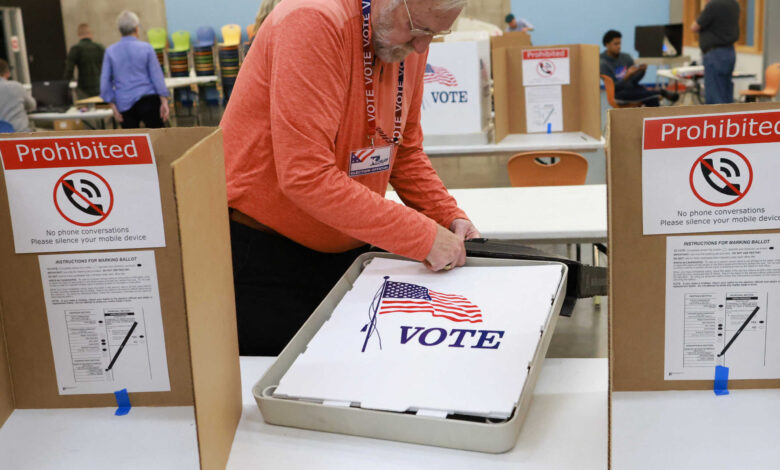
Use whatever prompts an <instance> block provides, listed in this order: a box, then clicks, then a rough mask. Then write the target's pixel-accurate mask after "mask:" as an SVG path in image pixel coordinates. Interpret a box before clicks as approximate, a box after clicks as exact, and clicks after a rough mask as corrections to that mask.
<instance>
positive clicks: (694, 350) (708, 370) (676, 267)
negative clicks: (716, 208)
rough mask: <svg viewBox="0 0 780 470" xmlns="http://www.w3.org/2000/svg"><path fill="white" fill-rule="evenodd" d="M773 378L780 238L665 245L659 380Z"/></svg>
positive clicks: (779, 352)
mask: <svg viewBox="0 0 780 470" xmlns="http://www.w3.org/2000/svg"><path fill="white" fill-rule="evenodd" d="M716 365H721V366H726V367H728V368H729V369H730V370H729V378H731V379H777V378H780V234H749V235H720V236H697V237H668V238H667V239H666V347H665V361H664V372H665V373H664V378H665V379H666V380H712V379H713V377H714V368H715V366H716Z"/></svg>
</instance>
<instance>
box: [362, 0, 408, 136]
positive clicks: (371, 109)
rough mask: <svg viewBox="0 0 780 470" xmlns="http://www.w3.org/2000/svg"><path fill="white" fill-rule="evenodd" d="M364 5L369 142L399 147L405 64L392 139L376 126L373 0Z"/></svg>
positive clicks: (364, 79) (363, 36)
mask: <svg viewBox="0 0 780 470" xmlns="http://www.w3.org/2000/svg"><path fill="white" fill-rule="evenodd" d="M361 2H362V5H363V35H362V37H361V40H362V41H363V85H364V86H365V92H366V118H367V119H368V140H370V141H371V146H372V147H373V146H374V137H375V136H376V135H377V134H379V136H380V137H381V138H382V139H384V140H385V142H387V143H389V144H395V145H398V144H399V143H400V142H401V136H402V132H401V119H402V116H403V109H404V106H403V103H404V62H403V61H401V63H400V65H399V66H398V91H397V92H396V96H395V102H394V103H393V105H394V106H395V119H394V122H393V136H392V138H389V137H387V135H386V134H385V133H384V131H382V129H381V128H378V127H377V126H376V107H377V106H376V95H375V94H374V80H375V79H374V50H373V47H372V46H371V32H370V26H369V25H370V24H371V0H361Z"/></svg>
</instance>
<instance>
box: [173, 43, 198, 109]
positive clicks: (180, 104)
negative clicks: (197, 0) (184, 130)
mask: <svg viewBox="0 0 780 470" xmlns="http://www.w3.org/2000/svg"><path fill="white" fill-rule="evenodd" d="M171 38H172V39H173V49H171V50H169V51H168V67H169V68H170V76H171V77H189V76H190V33H189V31H176V32H174V33H173V34H172V35H171ZM173 100H174V104H175V106H176V116H177V118H178V117H182V116H184V110H187V114H189V115H192V107H193V106H194V102H195V94H194V93H193V92H192V90H191V89H190V88H187V87H182V88H174V90H173Z"/></svg>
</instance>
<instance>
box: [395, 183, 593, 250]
mask: <svg viewBox="0 0 780 470" xmlns="http://www.w3.org/2000/svg"><path fill="white" fill-rule="evenodd" d="M449 192H450V194H452V196H453V197H454V198H455V199H456V200H457V201H458V207H460V208H461V209H463V210H464V211H465V212H466V214H467V215H468V216H469V218H470V219H471V221H472V222H474V225H475V226H476V227H477V229H478V230H479V231H480V232H481V234H482V236H483V237H484V238H502V239H513V240H525V241H529V242H531V241H534V242H544V243H552V242H567V243H592V242H605V241H606V240H607V186H606V185H604V184H589V185H582V186H536V187H527V188H474V189H450V190H449ZM387 198H388V199H391V200H394V201H396V202H400V199H399V198H398V195H397V194H396V193H395V192H393V191H388V193H387Z"/></svg>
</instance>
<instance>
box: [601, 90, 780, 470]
mask: <svg viewBox="0 0 780 470" xmlns="http://www.w3.org/2000/svg"><path fill="white" fill-rule="evenodd" d="M607 137H608V152H607V156H608V158H607V166H608V172H607V173H608V188H609V195H608V206H609V207H608V213H609V244H610V275H609V278H610V279H609V298H610V302H609V310H610V312H609V318H610V322H609V331H610V333H609V339H610V341H609V351H610V352H609V364H610V394H611V395H610V396H611V400H610V410H611V427H610V431H611V439H610V446H611V452H612V455H613V463H615V465H616V466H615V468H624V467H625V468H628V467H626V465H628V466H629V467H631V468H640V467H641V466H637V465H634V464H632V463H629V462H628V461H626V460H625V459H626V458H630V456H631V455H638V454H637V451H636V449H635V444H636V442H637V440H641V441H642V442H645V443H646V445H647V446H648V447H650V448H651V449H652V451H653V453H654V454H655V453H657V451H658V447H654V445H655V444H651V443H649V442H646V440H645V437H644V435H641V434H642V432H641V431H639V429H640V428H643V429H646V430H648V431H646V433H647V439H648V440H649V441H653V442H655V441H657V440H658V439H659V436H664V435H672V434H675V433H676V432H677V430H678V429H685V432H684V433H681V434H684V435H683V436H680V437H673V438H672V439H671V440H674V441H676V444H673V443H668V444H663V445H669V446H670V447H669V450H667V451H666V453H671V452H672V451H671V449H676V448H677V447H683V448H684V449H683V450H682V452H685V454H684V455H688V456H691V457H693V456H696V458H700V457H702V456H701V455H697V452H699V453H700V454H707V455H713V456H714V457H713V458H712V459H711V461H718V462H720V460H717V458H719V457H717V452H718V451H717V450H716V449H714V448H712V446H710V447H706V448H705V447H701V450H698V451H697V450H696V449H698V447H697V446H703V444H702V443H703V442H708V443H710V444H712V443H715V442H718V440H717V439H711V437H712V436H709V435H708V430H714V431H713V434H715V433H722V432H723V430H724V429H730V425H729V424H727V423H728V421H727V420H728V419H729V417H736V418H735V419H740V418H739V417H745V416H751V418H750V420H751V421H753V422H755V423H760V422H762V420H763V421H764V422H765V423H764V424H766V422H767V421H772V422H775V423H776V422H777V421H776V420H775V419H771V420H767V419H765V418H766V416H765V415H763V414H756V413H755V410H753V408H761V406H757V407H756V406H754V407H753V408H750V407H748V408H739V407H740V406H743V404H746V402H745V401H741V402H740V401H739V400H738V397H737V396H736V395H739V394H740V393H738V392H744V389H777V388H780V326H778V324H779V323H780V316H778V312H779V311H780V309H778V303H777V302H778V297H780V270H778V267H780V254H778V250H780V246H778V245H780V198H778V197H777V189H776V188H777V182H776V181H777V176H778V174H780V161H779V160H778V158H777V155H778V152H779V151H780V105H778V104H777V103H765V104H734V105H719V106H695V107H675V108H667V107H663V108H641V109H631V110H628V109H627V110H610V112H609V117H608V136H607ZM728 389H732V390H734V389H737V390H738V392H734V393H735V396H734V397H724V398H718V400H720V401H717V402H716V401H714V400H715V398H716V397H715V396H714V395H713V392H714V394H715V395H721V394H728ZM697 390H698V391H708V392H707V393H706V394H705V392H699V393H701V394H704V395H696V392H694V391H697ZM682 391H685V392H682ZM619 392H645V393H619ZM658 392H663V393H658ZM743 394H744V393H743ZM696 397H698V399H697V398H696ZM617 398H620V401H618V400H617ZM747 398H749V397H747ZM775 399H776V398H775ZM748 401H751V402H753V403H761V402H760V398H759V397H753V398H750V400H748ZM675 402H676V403H678V404H682V403H685V405H684V406H682V407H681V409H680V410H678V411H673V410H674V407H675V406H676V405H675ZM616 403H618V404H619V405H620V406H619V407H618V411H619V412H620V413H619V414H618V415H616V408H615V407H616ZM740 403H741V404H740ZM697 407H700V408H697ZM678 408H680V407H678ZM697 409H698V410H699V411H698V412H691V413H688V414H686V411H687V410H697ZM740 409H741V411H740ZM642 410H645V411H644V413H645V414H648V415H654V416H655V418H653V417H652V416H644V415H641V413H642ZM647 410H655V411H650V412H649V413H648V412H647ZM751 410H752V411H751ZM768 410H769V408H764V413H766V412H769V411H768ZM629 411H630V412H632V413H634V415H632V417H631V418H630V419H628V418H625V415H626V413H627V412H629ZM689 414H690V415H691V416H690V417H689V418H683V419H690V420H689V421H684V422H683V420H682V419H679V418H678V417H679V416H688V415H689ZM693 415H695V417H693ZM661 416H663V418H661ZM716 417H717V418H716ZM710 418H712V419H713V420H712V422H711V423H710ZM616 420H617V421H616ZM644 420H647V421H646V422H645V421H644ZM676 420H679V421H680V422H679V423H678V422H677V421H676ZM724 420H725V421H724ZM616 422H617V423H619V424H620V425H621V426H622V427H621V428H620V431H619V432H618V435H617V436H616V435H615V432H616V431H615V428H614V426H615V423H616ZM650 423H652V424H650ZM663 423H667V428H666V429H665V430H664V428H663V425H664V424H663ZM672 423H675V424H672ZM707 423H710V424H707ZM742 425H744V424H740V425H737V427H739V426H742ZM631 426H633V428H632V429H628V428H630V427H631ZM753 427H754V428H756V429H764V431H761V432H769V431H766V429H765V428H762V427H761V426H760V425H758V424H756V425H755V426H753ZM775 428H776V426H775ZM733 430H734V429H732V431H733ZM746 432H747V429H743V428H740V431H739V433H738V434H740V435H745V433H746ZM771 432H773V433H774V434H772V435H775V436H776V429H775V430H773V431H771ZM637 433H639V434H640V435H639V436H638V435H637ZM675 435H676V434H675ZM624 436H632V437H631V438H630V441H631V444H629V443H628V442H623V441H628V440H629V439H627V438H625V437H624ZM650 436H655V437H650ZM618 438H620V440H619V444H616V442H618V441H617V439H618ZM747 440H748V441H751V442H750V445H747V446H746V447H745V449H746V452H749V453H750V455H751V456H756V455H760V453H757V452H760V451H759V450H758V449H759V448H761V445H762V444H760V443H759V441H758V440H753V438H750V439H747ZM732 442H739V439H738V438H736V437H735V438H729V439H727V440H723V442H720V443H719V444H717V446H718V448H719V449H726V450H724V451H723V453H724V455H727V454H728V455H732V454H734V453H735V452H738V450H735V449H732V448H730V447H729V445H730V443H732ZM743 445H744V442H743V443H742V444H739V445H738V446H739V447H741V446H743ZM616 446H622V447H620V448H619V449H617V450H618V451H620V452H619V455H620V456H621V457H620V458H621V460H620V462H615V460H614V458H615V457H614V456H615V455H616V454H615V452H616ZM772 446H774V444H772ZM631 448H634V450H631ZM649 458H650V457H648V456H640V457H639V459H640V460H641V459H645V460H647V459H649ZM652 458H660V457H652ZM703 462H704V461H700V462H699V463H696V464H694V460H691V461H690V462H688V464H689V465H691V466H695V467H698V466H700V465H705V464H704V463H703ZM652 463H653V464H654V465H656V468H657V466H658V465H660V466H664V464H663V463H661V461H660V460H656V461H653V462H652ZM618 465H619V466H618ZM717 465H719V464H716V466H717ZM723 465H726V464H723ZM650 466H652V465H650Z"/></svg>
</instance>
